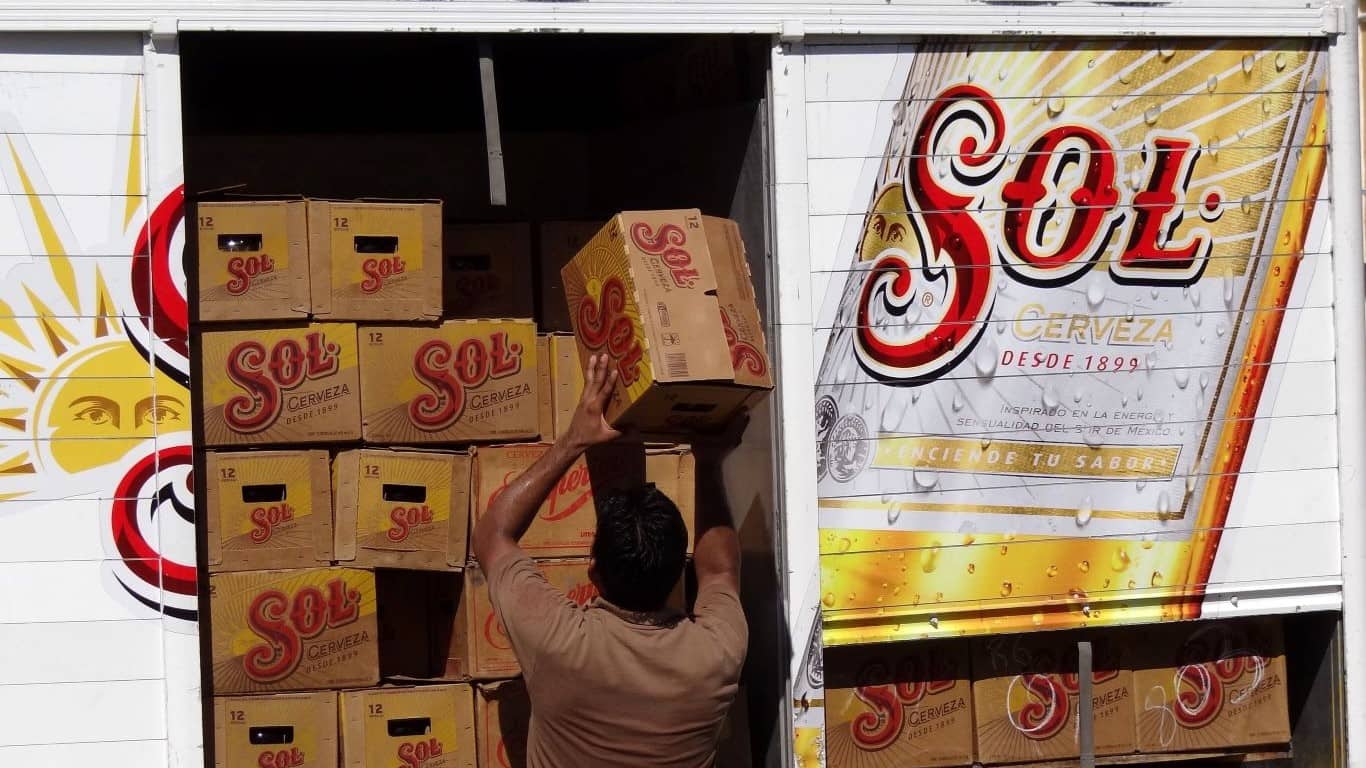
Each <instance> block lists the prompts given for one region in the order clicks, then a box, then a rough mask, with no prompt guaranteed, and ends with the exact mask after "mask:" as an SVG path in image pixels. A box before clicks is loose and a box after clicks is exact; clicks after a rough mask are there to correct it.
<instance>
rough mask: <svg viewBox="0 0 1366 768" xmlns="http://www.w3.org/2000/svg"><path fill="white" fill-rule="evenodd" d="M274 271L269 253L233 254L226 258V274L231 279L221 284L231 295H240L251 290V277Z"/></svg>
mask: <svg viewBox="0 0 1366 768" xmlns="http://www.w3.org/2000/svg"><path fill="white" fill-rule="evenodd" d="M274 271H275V259H272V258H271V257H270V254H268V253H263V254H261V255H260V256H233V257H232V258H231V259H228V274H229V275H230V276H231V279H230V280H228V283H227V285H225V286H223V287H224V288H226V289H227V291H228V293H229V294H231V295H233V296H241V295H242V294H244V293H246V292H247V291H249V290H251V281H252V278H254V277H256V276H257V275H264V274H266V273H268V272H274Z"/></svg>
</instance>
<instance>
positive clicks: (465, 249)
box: [442, 224, 535, 319]
mask: <svg viewBox="0 0 1366 768" xmlns="http://www.w3.org/2000/svg"><path fill="white" fill-rule="evenodd" d="M443 250H444V253H443V254H442V263H443V264H444V265H445V276H444V278H443V280H444V289H445V300H444V303H445V311H446V317H461V318H470V319H477V318H481V317H531V316H532V314H533V313H534V311H535V307H534V306H533V301H532V277H531V225H529V224H457V225H451V226H447V227H446V237H445V242H444V248H443Z"/></svg>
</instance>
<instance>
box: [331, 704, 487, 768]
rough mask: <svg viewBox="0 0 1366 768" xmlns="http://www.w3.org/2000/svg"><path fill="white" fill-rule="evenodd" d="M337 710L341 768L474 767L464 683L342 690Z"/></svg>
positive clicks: (470, 710)
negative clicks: (394, 767) (339, 718)
mask: <svg viewBox="0 0 1366 768" xmlns="http://www.w3.org/2000/svg"><path fill="white" fill-rule="evenodd" d="M338 706H339V709H340V710H341V730H342V755H343V758H342V764H343V765H344V766H346V768H372V766H391V765H392V766H402V767H404V768H474V765H475V760H476V747H475V735H474V733H475V729H474V692H473V691H472V690H471V688H470V686H468V685H463V684H459V683H457V684H453V685H428V686H422V687H407V686H396V687H387V686H386V687H384V688H372V689H369V690H363V691H346V692H344V693H342V694H341V695H340V697H339V704H338Z"/></svg>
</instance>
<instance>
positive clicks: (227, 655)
mask: <svg viewBox="0 0 1366 768" xmlns="http://www.w3.org/2000/svg"><path fill="white" fill-rule="evenodd" d="M375 602H376V601H375V574H374V573H373V572H372V571H366V570H360V569H357V568H306V569H302V570H295V571H244V572H237V573H217V574H213V575H211V576H210V577H209V605H210V615H211V618H212V621H211V626H212V627H213V630H212V632H213V636H212V646H213V686H214V691H215V692H216V693H225V694H226V693H260V692H269V691H291V690H307V689H310V688H347V687H359V686H366V685H374V684H375V683H376V682H378V681H379V634H378V626H377V623H376V619H375Z"/></svg>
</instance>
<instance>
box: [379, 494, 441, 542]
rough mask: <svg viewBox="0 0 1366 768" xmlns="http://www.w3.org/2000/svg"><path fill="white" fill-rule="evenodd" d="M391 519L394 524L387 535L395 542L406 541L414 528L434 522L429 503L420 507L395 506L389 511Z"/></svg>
mask: <svg viewBox="0 0 1366 768" xmlns="http://www.w3.org/2000/svg"><path fill="white" fill-rule="evenodd" d="M389 520H390V521H391V522H392V523H393V525H392V526H390V527H389V531H388V532H387V533H386V534H385V535H386V536H387V537H388V539H389V541H392V542H394V543H398V542H400V541H406V540H407V539H408V535H409V534H410V533H412V532H413V529H414V528H416V527H418V526H420V525H431V524H432V523H433V522H434V518H433V516H432V508H431V507H430V506H429V505H427V504H423V505H422V506H420V507H405V506H398V507H394V508H393V509H392V510H390V511H389Z"/></svg>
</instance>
